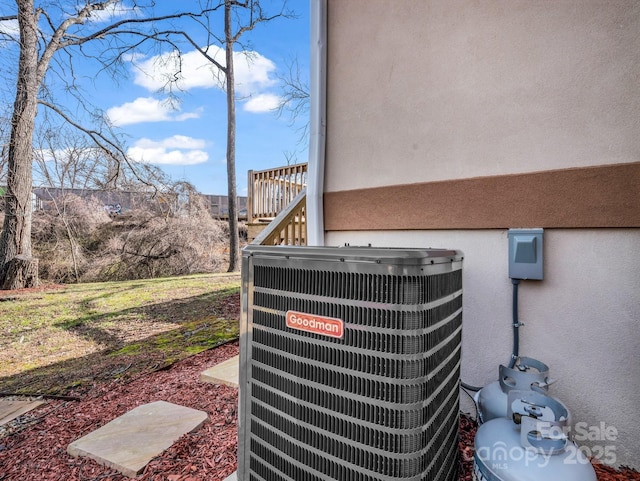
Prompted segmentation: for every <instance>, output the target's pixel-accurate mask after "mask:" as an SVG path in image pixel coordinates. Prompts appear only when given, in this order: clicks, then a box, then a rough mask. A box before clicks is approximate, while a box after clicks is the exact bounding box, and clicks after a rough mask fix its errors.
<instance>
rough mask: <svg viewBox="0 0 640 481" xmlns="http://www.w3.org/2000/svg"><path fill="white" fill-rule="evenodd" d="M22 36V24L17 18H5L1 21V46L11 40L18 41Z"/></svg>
mask: <svg viewBox="0 0 640 481" xmlns="http://www.w3.org/2000/svg"><path fill="white" fill-rule="evenodd" d="M19 38H20V26H19V25H18V21H17V20H4V21H2V22H0V47H4V46H6V45H7V43H8V42H9V41H10V40H9V39H11V40H13V41H16V42H17V41H18V39H19Z"/></svg>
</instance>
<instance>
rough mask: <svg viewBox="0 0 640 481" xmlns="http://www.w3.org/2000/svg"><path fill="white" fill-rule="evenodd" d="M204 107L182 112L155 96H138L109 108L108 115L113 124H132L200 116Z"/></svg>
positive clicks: (180, 119)
mask: <svg viewBox="0 0 640 481" xmlns="http://www.w3.org/2000/svg"><path fill="white" fill-rule="evenodd" d="M201 113H202V108H199V109H197V110H195V111H193V112H184V113H180V112H179V110H177V109H176V108H175V107H174V106H172V105H171V104H170V103H168V102H163V101H161V100H158V99H155V98H153V97H138V98H137V99H135V100H134V101H133V102H127V103H125V104H122V105H119V106H117V107H111V108H110V109H108V110H107V116H108V117H109V120H110V121H111V123H112V124H113V125H117V126H122V125H131V124H139V123H142V122H167V121H183V120H187V119H194V118H198V117H200V114H201Z"/></svg>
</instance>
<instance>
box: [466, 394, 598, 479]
mask: <svg viewBox="0 0 640 481" xmlns="http://www.w3.org/2000/svg"><path fill="white" fill-rule="evenodd" d="M508 403H509V408H508V411H509V416H510V417H509V418H496V419H492V420H490V421H487V422H485V423H484V424H482V425H481V426H480V427H479V428H478V431H477V433H476V437H475V454H474V463H473V479H474V480H475V481H596V473H595V470H594V469H593V466H591V463H590V462H589V459H587V457H586V456H585V455H584V454H583V453H582V451H580V449H578V447H577V446H576V445H575V444H574V443H573V442H572V441H571V439H570V438H569V436H568V435H567V432H566V430H565V428H566V427H567V417H568V411H567V409H566V407H565V406H564V405H563V404H562V403H561V402H559V401H558V400H557V399H553V398H551V397H549V396H545V395H543V394H540V393H536V392H533V391H511V392H510V393H509V400H508Z"/></svg>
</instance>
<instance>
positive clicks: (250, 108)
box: [242, 94, 280, 113]
mask: <svg viewBox="0 0 640 481" xmlns="http://www.w3.org/2000/svg"><path fill="white" fill-rule="evenodd" d="M278 105H280V97H278V96H277V95H274V94H258V95H254V96H252V97H251V98H249V100H247V101H246V102H245V103H244V105H243V107H242V109H243V110H245V111H246V112H253V113H262V112H271V111H273V110H274V109H276V108H278Z"/></svg>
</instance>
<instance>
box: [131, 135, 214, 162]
mask: <svg viewBox="0 0 640 481" xmlns="http://www.w3.org/2000/svg"><path fill="white" fill-rule="evenodd" d="M205 147H206V141H204V140H202V139H195V138H193V137H188V136H186V135H174V136H172V137H167V138H166V139H162V140H151V139H147V138H142V139H139V140H138V141H137V142H136V143H135V144H134V145H133V147H131V148H130V149H129V150H128V151H127V155H128V156H129V157H131V159H133V160H134V161H136V162H146V163H149V164H161V165H195V164H202V163H204V162H206V161H207V160H209V154H207V152H205V151H204V150H202V149H204V148H205Z"/></svg>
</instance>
